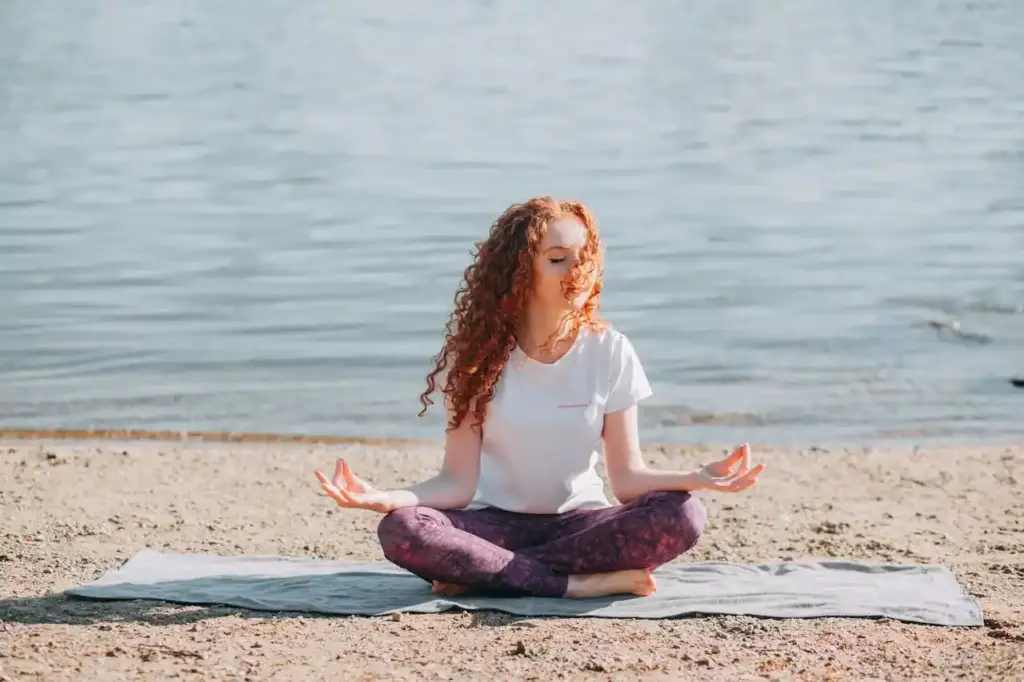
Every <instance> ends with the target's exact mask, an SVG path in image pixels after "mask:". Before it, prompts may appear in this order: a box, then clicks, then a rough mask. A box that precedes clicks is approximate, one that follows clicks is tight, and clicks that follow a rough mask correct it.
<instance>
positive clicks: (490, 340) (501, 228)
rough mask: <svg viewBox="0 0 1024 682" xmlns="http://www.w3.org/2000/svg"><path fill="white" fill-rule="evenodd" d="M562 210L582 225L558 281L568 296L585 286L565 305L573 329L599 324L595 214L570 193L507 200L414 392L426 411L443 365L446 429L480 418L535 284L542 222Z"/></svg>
mask: <svg viewBox="0 0 1024 682" xmlns="http://www.w3.org/2000/svg"><path fill="white" fill-rule="evenodd" d="M564 217H575V218H577V219H578V220H579V221H580V222H581V223H583V225H584V227H585V228H586V230H587V240H586V244H585V246H584V248H583V249H582V252H581V254H580V258H579V260H578V262H577V263H575V264H574V265H573V267H572V268H571V270H570V273H569V276H568V277H567V278H566V280H565V281H564V282H563V283H562V290H563V292H564V293H565V295H566V298H567V299H572V298H575V297H576V296H578V295H579V294H580V293H582V292H584V291H586V289H587V287H588V285H591V283H593V284H592V290H591V294H590V296H589V297H588V298H587V300H586V302H585V303H584V304H583V305H582V306H581V307H580V309H578V310H575V311H573V312H572V313H571V316H570V320H569V323H570V325H571V331H572V333H574V334H575V333H576V332H578V330H579V328H580V326H582V325H587V326H590V327H592V328H595V329H599V328H601V327H603V326H605V323H604V321H603V320H601V319H600V318H598V316H597V309H598V307H599V304H600V294H601V279H602V275H603V269H602V260H603V258H602V254H601V247H600V236H599V234H598V230H597V222H596V221H595V220H594V216H593V214H592V213H591V212H590V209H588V208H587V207H586V206H584V205H583V204H581V203H579V202H576V201H559V200H556V199H553V198H551V197H536V198H533V199H530V200H529V201H526V202H525V203H521V204H513V205H511V206H509V207H508V208H507V209H506V210H505V212H504V213H502V214H501V215H500V216H499V217H498V219H497V220H495V221H494V223H493V224H492V225H491V229H490V234H489V235H488V237H487V239H485V240H484V241H482V242H478V243H477V244H476V249H475V253H474V258H473V262H472V263H471V264H470V265H469V267H467V268H466V271H465V273H464V275H463V281H462V283H461V285H460V287H459V289H458V291H457V292H456V294H455V309H454V310H453V311H452V313H451V316H450V317H449V319H448V324H447V326H446V328H445V341H444V346H443V347H442V348H441V350H440V352H438V354H437V355H436V356H435V357H434V369H433V371H431V372H430V373H429V374H428V375H427V377H426V382H427V389H426V390H425V391H424V392H423V394H422V395H421V396H420V403H421V404H422V405H423V409H422V410H421V411H420V413H419V416H421V417H422V416H423V415H424V414H426V411H427V408H428V407H429V406H430V405H433V404H434V402H433V401H432V400H431V399H430V395H431V394H432V393H434V391H435V390H436V388H437V386H436V383H435V379H436V377H437V376H438V375H439V374H440V373H441V372H444V371H445V370H447V378H446V381H445V385H444V387H443V388H442V393H443V394H444V396H445V398H446V401H447V404H448V406H449V409H450V412H451V413H450V418H449V421H448V426H447V428H448V429H451V430H454V429H457V428H458V427H459V425H460V424H462V421H463V420H464V419H465V418H466V416H467V415H468V414H469V413H470V410H472V412H473V417H474V418H475V422H476V425H479V424H482V423H483V421H484V415H485V414H486V411H487V405H488V404H489V403H490V402H491V399H492V398H493V396H494V389H495V385H496V384H497V382H498V378H499V377H500V375H501V372H502V370H503V369H504V368H505V364H506V363H507V362H508V359H509V355H510V354H511V353H512V350H513V349H514V348H515V346H516V343H517V342H516V329H517V326H518V324H519V321H520V319H521V318H522V315H523V313H524V312H525V310H526V305H527V303H528V301H529V299H530V296H531V292H532V291H533V262H534V257H535V256H536V255H537V249H538V245H539V244H540V241H541V239H542V238H543V237H544V233H545V231H546V229H547V226H548V225H549V224H551V223H552V222H553V221H555V220H558V219H559V218H564Z"/></svg>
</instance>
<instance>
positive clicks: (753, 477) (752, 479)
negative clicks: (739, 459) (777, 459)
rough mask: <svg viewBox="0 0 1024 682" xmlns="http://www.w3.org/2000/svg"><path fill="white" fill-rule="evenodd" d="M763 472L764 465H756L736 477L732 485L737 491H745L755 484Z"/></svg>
mask: <svg viewBox="0 0 1024 682" xmlns="http://www.w3.org/2000/svg"><path fill="white" fill-rule="evenodd" d="M762 471H764V464H758V465H757V466H756V467H754V468H753V469H751V470H750V471H748V472H747V473H745V474H743V475H742V476H739V477H737V478H736V479H735V480H734V481H733V484H734V485H736V486H738V490H746V489H747V488H749V487H751V486H753V485H755V484H757V477H758V476H760V475H761V472H762Z"/></svg>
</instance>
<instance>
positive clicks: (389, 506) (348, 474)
mask: <svg viewBox="0 0 1024 682" xmlns="http://www.w3.org/2000/svg"><path fill="white" fill-rule="evenodd" d="M314 473H315V474H316V477H317V480H319V481H320V485H321V486H322V487H323V489H324V492H325V493H327V494H328V495H330V496H331V497H332V498H334V501H335V502H337V503H338V506H339V507H345V508H346V509H366V510H367V511H374V512H377V513H379V514H387V513H389V512H392V511H394V510H395V509H397V508H398V505H397V504H396V503H395V501H394V499H393V496H392V495H391V493H389V492H388V491H386V490H377V489H376V488H374V487H373V486H372V485H370V484H369V483H367V482H366V481H364V480H363V479H361V478H359V477H358V476H356V475H355V474H354V473H352V469H350V468H349V466H348V463H346V462H345V460H343V459H339V460H338V461H337V463H336V464H335V465H334V478H333V479H329V478H327V476H325V475H324V474H323V472H320V471H316V472H314Z"/></svg>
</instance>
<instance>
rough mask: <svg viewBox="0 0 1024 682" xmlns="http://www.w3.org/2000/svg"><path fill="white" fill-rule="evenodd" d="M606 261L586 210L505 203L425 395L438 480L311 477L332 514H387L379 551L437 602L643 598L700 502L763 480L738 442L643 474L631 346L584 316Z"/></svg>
mask: <svg viewBox="0 0 1024 682" xmlns="http://www.w3.org/2000/svg"><path fill="white" fill-rule="evenodd" d="M603 257H604V254H603V249H602V247H601V243H600V240H599V236H598V232H597V227H596V224H595V221H594V218H593V216H592V215H591V213H590V211H589V210H588V209H587V208H586V207H585V206H583V205H582V204H579V203H575V202H569V201H556V200H553V199H551V198H547V197H543V198H538V199H532V200H530V201H527V202H526V203H523V204H515V205H513V206H511V207H509V208H508V209H507V210H506V211H505V212H504V213H503V214H502V215H501V216H500V217H499V218H498V219H497V220H496V221H495V222H494V224H493V225H492V226H491V230H490V235H489V236H488V237H487V238H486V239H485V240H484V241H483V242H481V243H480V244H478V246H477V250H476V254H475V259H474V261H473V263H472V264H471V265H470V266H469V268H468V269H467V270H466V272H465V281H464V283H463V286H462V287H461V288H460V290H459V292H458V294H457V296H456V301H455V310H454V312H453V313H452V315H451V319H450V321H449V323H448V327H447V334H446V340H445V343H444V347H443V348H442V349H441V351H440V352H439V353H438V355H437V357H436V366H435V368H434V370H433V371H432V372H431V373H430V374H429V375H428V376H427V388H426V390H425V391H424V393H423V395H422V396H421V397H420V400H421V401H422V403H423V409H424V411H425V410H426V409H427V407H428V406H429V405H431V404H433V402H432V401H431V399H430V395H431V394H432V393H434V391H435V390H437V388H438V387H440V389H441V393H442V394H443V396H444V403H445V406H446V409H447V428H446V438H445V450H444V461H443V464H442V466H441V469H440V471H439V472H438V473H437V474H436V475H435V476H433V477H432V478H429V479H427V480H425V481H423V482H421V483H418V484H415V485H412V486H409V487H407V488H403V489H397V490H377V489H375V488H374V487H372V486H371V485H370V484H369V483H367V482H366V481H364V480H362V479H361V478H359V477H358V476H356V475H355V474H354V473H353V472H352V471H351V470H350V469H349V467H348V465H347V464H346V463H345V462H344V461H339V462H338V463H337V465H336V468H335V472H334V476H333V478H328V477H327V476H325V475H324V474H323V473H321V472H319V471H318V472H316V475H317V478H318V479H319V480H320V483H321V485H322V486H323V488H324V490H325V491H326V492H327V493H328V494H329V495H330V496H331V497H333V498H334V500H335V501H336V502H337V503H338V504H339V505H340V506H342V507H347V508H353V509H368V510H372V511H376V512H380V513H382V514H385V516H384V517H383V519H381V522H380V525H379V528H378V536H379V538H380V543H381V547H382V549H383V552H384V556H385V557H387V559H388V560H389V561H391V562H393V563H395V564H397V565H398V566H400V567H402V568H405V569H406V570H408V571H410V572H412V573H414V574H415V575H418V576H420V577H421V578H423V579H424V580H427V581H429V582H431V583H433V586H434V590H435V592H439V593H442V594H446V595H456V594H459V593H460V592H462V591H465V590H467V589H472V590H474V591H476V590H480V591H485V592H488V593H494V594H506V595H535V596H544V597H570V598H585V597H597V596H605V595H612V594H635V595H647V594H650V593H652V592H653V591H654V590H655V587H656V586H655V582H654V578H653V576H652V575H651V570H652V569H654V568H655V567H657V566H660V565H662V564H664V563H666V562H668V561H671V560H672V559H675V558H676V557H678V556H679V555H681V554H682V553H684V552H686V551H687V550H689V549H691V548H692V547H693V546H694V545H695V544H696V543H697V540H698V538H699V537H700V535H701V533H702V532H703V530H704V524H705V521H706V519H707V517H706V512H705V509H704V506H703V505H702V504H701V502H700V500H698V499H697V497H695V496H694V495H693V493H694V491H698V490H709V491H721V492H738V491H741V490H744V489H746V488H749V487H750V486H752V485H754V484H755V482H756V480H757V477H758V476H759V475H760V473H761V472H762V471H763V469H764V465H763V464H758V465H757V466H754V467H751V466H750V464H749V458H750V451H749V448H748V447H747V446H746V445H744V446H741V447H739V448H737V449H736V450H735V451H734V452H733V453H732V454H730V455H728V456H727V457H725V458H723V459H721V460H719V461H716V462H713V463H711V464H708V465H706V466H704V467H702V468H700V469H697V470H695V471H692V472H677V471H666V470H658V469H652V468H649V467H648V466H647V465H646V463H645V462H644V460H643V457H642V455H641V450H640V444H639V439H638V435H637V431H638V429H637V403H638V402H639V401H640V400H642V399H644V398H647V397H648V396H649V395H650V394H651V387H650V385H649V383H648V380H647V377H646V375H645V373H644V370H643V368H642V366H641V363H640V360H639V359H638V358H637V354H636V352H635V351H634V349H633V346H632V344H631V343H630V342H629V340H628V339H627V338H626V336H624V335H623V334H622V333H621V332H618V331H616V330H614V329H612V328H611V327H610V326H609V325H608V324H607V323H605V322H604V321H602V320H601V319H600V318H599V317H598V316H597V314H596V311H597V308H598V302H599V297H600V294H601V280H602V271H603V268H602V265H603ZM420 414H421V415H422V414H423V412H421V413H420ZM599 446H603V447H600V448H599ZM599 449H600V450H603V453H604V458H605V469H606V472H607V476H608V481H609V484H610V487H611V490H612V493H613V494H614V497H615V498H616V502H617V503H616V504H612V503H611V502H609V500H608V499H607V497H606V496H605V494H604V486H603V483H602V481H601V479H600V477H599V476H598V474H597V470H596V464H597V461H598V458H599V455H598V453H599Z"/></svg>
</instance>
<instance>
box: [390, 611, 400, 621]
mask: <svg viewBox="0 0 1024 682" xmlns="http://www.w3.org/2000/svg"><path fill="white" fill-rule="evenodd" d="M391 620H393V621H394V622H396V623H401V622H402V614H400V613H392V614H391Z"/></svg>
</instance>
